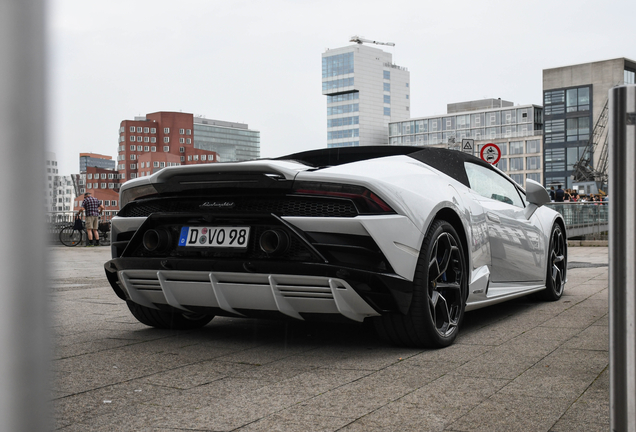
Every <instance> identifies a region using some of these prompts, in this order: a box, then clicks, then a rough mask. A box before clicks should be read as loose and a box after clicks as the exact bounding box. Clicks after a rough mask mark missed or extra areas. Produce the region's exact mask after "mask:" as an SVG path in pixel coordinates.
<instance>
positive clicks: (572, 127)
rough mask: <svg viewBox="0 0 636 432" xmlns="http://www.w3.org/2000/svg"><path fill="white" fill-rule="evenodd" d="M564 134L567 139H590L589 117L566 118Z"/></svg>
mask: <svg viewBox="0 0 636 432" xmlns="http://www.w3.org/2000/svg"><path fill="white" fill-rule="evenodd" d="M566 136H567V138H566V139H567V140H568V141H588V140H589V139H590V118H589V117H587V116H586V117H578V118H569V119H567V129H566Z"/></svg>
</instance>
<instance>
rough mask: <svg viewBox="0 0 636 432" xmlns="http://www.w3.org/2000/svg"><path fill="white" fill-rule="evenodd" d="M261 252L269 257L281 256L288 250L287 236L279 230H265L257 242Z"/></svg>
mask: <svg viewBox="0 0 636 432" xmlns="http://www.w3.org/2000/svg"><path fill="white" fill-rule="evenodd" d="M258 244H259V246H260V247H261V250H262V251H263V252H265V253H266V254H269V255H282V254H283V253H285V252H286V251H287V249H288V248H289V235H287V233H286V232H285V231H281V230H267V231H265V232H264V233H263V234H261V238H260V239H259V241H258Z"/></svg>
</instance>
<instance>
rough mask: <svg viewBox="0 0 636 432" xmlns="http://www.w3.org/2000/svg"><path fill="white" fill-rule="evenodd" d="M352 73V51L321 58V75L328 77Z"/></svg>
mask: <svg viewBox="0 0 636 432" xmlns="http://www.w3.org/2000/svg"><path fill="white" fill-rule="evenodd" d="M350 73H353V53H352V52H350V53H344V54H336V55H332V56H328V57H323V58H322V77H323V78H329V77H335V76H338V75H345V74H350Z"/></svg>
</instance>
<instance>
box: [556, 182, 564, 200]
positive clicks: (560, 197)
mask: <svg viewBox="0 0 636 432" xmlns="http://www.w3.org/2000/svg"><path fill="white" fill-rule="evenodd" d="M564 196H565V191H564V190H563V189H561V185H559V187H558V188H557V190H555V191H554V202H563V197H564Z"/></svg>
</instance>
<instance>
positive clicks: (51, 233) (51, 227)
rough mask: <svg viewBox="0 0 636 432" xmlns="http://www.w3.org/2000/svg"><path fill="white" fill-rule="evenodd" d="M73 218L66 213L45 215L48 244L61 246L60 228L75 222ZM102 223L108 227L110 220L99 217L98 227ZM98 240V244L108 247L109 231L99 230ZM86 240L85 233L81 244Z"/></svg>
mask: <svg viewBox="0 0 636 432" xmlns="http://www.w3.org/2000/svg"><path fill="white" fill-rule="evenodd" d="M74 218H75V216H74V215H73V214H69V213H68V212H64V213H61V212H60V213H56V212H52V213H48V214H47V231H46V232H47V240H48V244H52V245H61V244H62V242H60V231H61V230H62V228H64V227H67V226H69V225H72V224H73V222H74V221H75V219H74ZM82 220H85V218H84V217H82ZM104 222H106V223H108V224H109V225H110V218H104V217H102V216H100V218H99V223H100V225H101V224H102V223H104ZM84 226H86V224H84ZM99 238H100V244H102V245H109V244H110V229H108V231H102V229H101V228H100V230H99ZM86 240H87V235H86V233H84V236H83V239H82V242H84V243H85V242H86Z"/></svg>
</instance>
